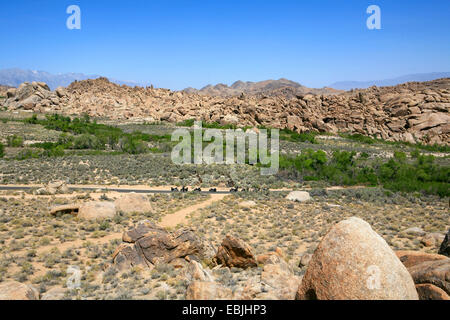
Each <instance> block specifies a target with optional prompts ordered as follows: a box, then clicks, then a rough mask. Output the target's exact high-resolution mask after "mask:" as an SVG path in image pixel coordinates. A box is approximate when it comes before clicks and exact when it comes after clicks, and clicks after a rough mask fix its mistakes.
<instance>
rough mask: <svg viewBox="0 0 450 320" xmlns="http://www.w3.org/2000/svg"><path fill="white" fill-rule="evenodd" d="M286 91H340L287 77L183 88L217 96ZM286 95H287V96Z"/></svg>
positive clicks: (330, 92) (304, 92)
mask: <svg viewBox="0 0 450 320" xmlns="http://www.w3.org/2000/svg"><path fill="white" fill-rule="evenodd" d="M284 90H285V91H287V92H288V94H289V95H290V94H292V93H294V94H307V93H313V94H335V93H338V92H340V91H339V90H336V89H331V88H323V89H311V88H307V87H305V86H302V85H301V84H299V83H297V82H294V81H291V80H287V79H279V80H266V81H260V82H251V81H247V82H243V81H236V82H235V83H233V84H232V85H231V86H228V85H226V84H223V83H220V84H217V85H215V86H213V85H207V86H206V87H204V88H202V89H200V90H197V89H194V88H187V89H184V90H183V91H184V92H187V93H197V94H200V95H208V96H219V97H231V96H239V95H241V94H246V95H257V94H269V95H274V92H276V93H277V95H283V91H284ZM289 95H288V96H289Z"/></svg>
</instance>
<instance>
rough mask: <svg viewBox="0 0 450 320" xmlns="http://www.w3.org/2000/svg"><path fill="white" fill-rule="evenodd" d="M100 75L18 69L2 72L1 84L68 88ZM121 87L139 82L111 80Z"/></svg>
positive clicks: (0, 76)
mask: <svg viewBox="0 0 450 320" xmlns="http://www.w3.org/2000/svg"><path fill="white" fill-rule="evenodd" d="M100 77H101V76H99V75H85V74H83V73H64V74H52V73H49V72H46V71H33V70H22V69H18V68H12V69H3V70H0V84H1V85H3V86H10V87H18V86H19V85H20V84H21V83H23V82H33V81H36V82H45V83H46V84H47V85H48V86H49V87H50V89H52V90H54V89H56V88H57V87H67V86H69V85H70V84H71V83H72V82H74V81H82V80H87V79H97V78H100ZM110 80H111V82H114V83H117V84H119V85H122V84H126V85H128V86H138V85H140V84H139V83H137V82H133V81H121V80H114V79H110Z"/></svg>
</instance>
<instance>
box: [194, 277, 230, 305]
mask: <svg viewBox="0 0 450 320" xmlns="http://www.w3.org/2000/svg"><path fill="white" fill-rule="evenodd" d="M232 297H233V292H232V291H231V289H228V288H225V287H224V286H222V285H221V284H219V283H216V282H209V281H194V282H192V283H191V284H190V285H189V287H188V288H187V292H186V300H231V299H232Z"/></svg>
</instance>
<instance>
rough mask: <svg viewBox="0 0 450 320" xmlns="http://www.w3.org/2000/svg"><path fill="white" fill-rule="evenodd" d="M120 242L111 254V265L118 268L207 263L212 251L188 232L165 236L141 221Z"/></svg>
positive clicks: (202, 241) (172, 233)
mask: <svg viewBox="0 0 450 320" xmlns="http://www.w3.org/2000/svg"><path fill="white" fill-rule="evenodd" d="M122 240H123V241H124V243H123V244H121V245H120V246H119V247H118V248H117V250H116V251H115V252H114V254H113V261H114V263H115V264H116V265H118V266H119V267H120V268H123V267H129V266H136V265H143V266H148V267H152V266H153V265H157V264H160V263H172V262H176V263H177V264H179V263H178V261H177V260H178V259H180V258H181V259H186V260H187V261H191V260H196V261H201V260H203V259H208V258H209V259H210V258H212V256H213V255H214V248H213V247H212V246H211V245H210V244H209V242H207V241H205V240H204V239H202V238H200V237H199V236H197V235H196V234H195V233H194V232H193V231H192V230H191V229H179V230H177V231H175V232H168V231H167V230H166V229H164V228H162V227H160V226H157V225H156V224H154V223H152V222H150V221H148V220H144V221H141V222H139V223H138V224H137V225H136V226H135V227H133V228H131V229H130V230H128V231H125V232H124V234H123V236H122Z"/></svg>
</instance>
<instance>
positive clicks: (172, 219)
mask: <svg viewBox="0 0 450 320" xmlns="http://www.w3.org/2000/svg"><path fill="white" fill-rule="evenodd" d="M226 196H227V195H226V194H212V195H211V197H210V198H209V199H208V200H206V201H203V202H200V203H197V204H195V205H193V206H190V207H187V208H183V209H180V210H178V211H176V212H174V213H172V214H168V215H165V216H164V217H163V218H162V221H161V223H158V224H159V225H161V226H162V227H165V228H172V227H176V226H177V225H178V224H185V223H187V219H186V217H187V216H188V215H189V214H190V213H192V212H195V211H197V210H199V209H203V208H206V207H208V206H209V205H211V204H212V203H214V202H216V201H220V200H222V199H223V198H224V197H226ZM122 234H123V232H115V233H110V234H108V235H107V236H104V237H101V238H90V239H86V240H81V239H79V240H75V241H67V242H63V243H55V244H49V245H46V246H41V247H38V248H36V249H35V250H36V253H37V254H42V253H45V252H49V251H50V250H52V249H53V248H58V250H59V251H60V252H63V251H65V250H67V249H70V248H82V247H83V244H84V243H85V242H87V241H89V242H92V243H94V244H96V245H101V244H105V243H108V242H110V241H111V240H120V239H122ZM28 250H29V248H27V249H22V250H18V251H15V252H14V254H18V253H19V254H23V253H26V251H28Z"/></svg>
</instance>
